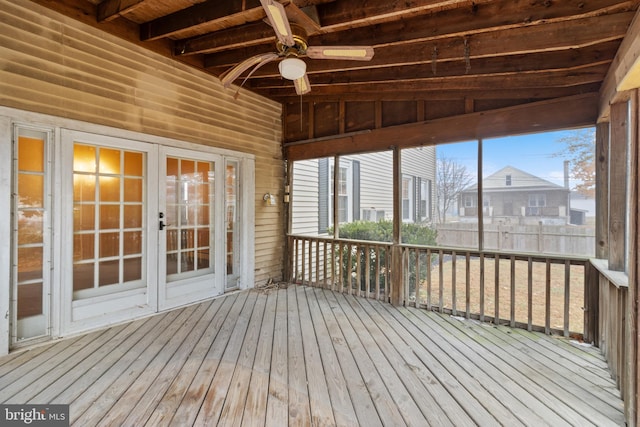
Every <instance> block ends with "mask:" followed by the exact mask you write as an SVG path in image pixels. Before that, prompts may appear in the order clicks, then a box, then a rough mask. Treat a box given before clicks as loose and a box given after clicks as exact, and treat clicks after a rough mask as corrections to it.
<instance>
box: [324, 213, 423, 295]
mask: <svg viewBox="0 0 640 427" xmlns="http://www.w3.org/2000/svg"><path fill="white" fill-rule="evenodd" d="M327 231H328V233H329V234H330V235H332V234H333V229H329V230H327ZM401 235H402V243H405V244H410V245H435V244H436V230H435V229H433V228H431V227H429V226H427V225H425V224H416V223H403V224H402V228H401ZM340 238H341V239H351V240H365V241H373V242H387V243H390V242H392V241H393V222H392V221H389V220H382V221H378V222H369V221H355V222H350V223H347V224H342V225H340ZM341 251H342V272H343V275H342V281H343V283H345V284H346V283H348V281H347V280H348V275H352V277H353V278H354V279H355V277H354V276H355V274H356V266H357V263H358V260H357V257H358V256H359V257H360V265H361V266H365V265H366V259H365V258H366V256H367V254H366V253H365V250H364V248H356V247H353V248H352V250H351V253H350V254H349V253H347V251H348V248H347V247H346V246H345V247H342V248H341ZM334 254H335V259H334V262H336V263H338V262H339V256H338V252H334ZM368 256H369V257H370V258H371V263H370V267H369V274H370V276H369V277H370V280H371V282H370V283H369V286H367V285H366V283H365V280H366V271H365V269H364V268H362V269H361V272H360V283H361V290H373V289H374V286H375V280H376V277H375V274H376V266H377V264H378V263H380V267H381V268H380V283H381V287H383V286H386V283H385V277H386V273H387V272H386V270H385V266H386V265H387V256H389V254H388V253H387V251H380V259H379V260H377V259H376V253H375V251H371V253H370V254H368ZM349 257H351V270H350V271H349ZM421 258H424V259H421V262H426V257H425V256H424V255H423V256H421ZM409 264H410V265H409V274H410V281H411V282H415V259H414V258H413V257H412V258H410V260H409ZM424 274H425V272H423V274H421V276H422V275H424ZM353 283H355V280H354V281H353Z"/></svg>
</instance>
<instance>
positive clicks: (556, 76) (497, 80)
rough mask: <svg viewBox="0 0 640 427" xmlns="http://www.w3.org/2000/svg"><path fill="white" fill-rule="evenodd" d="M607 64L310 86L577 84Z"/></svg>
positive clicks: (368, 90)
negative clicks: (563, 68)
mask: <svg viewBox="0 0 640 427" xmlns="http://www.w3.org/2000/svg"><path fill="white" fill-rule="evenodd" d="M607 69H608V64H607V63H605V64H598V65H588V66H586V67H578V68H574V69H570V70H551V71H547V70H544V71H532V72H512V73H502V74H494V75H481V74H469V75H463V76H456V77H432V78H426V79H411V80H402V81H387V82H358V83H355V82H352V83H351V84H348V85H343V84H322V85H314V84H313V82H312V91H313V92H314V95H316V96H318V95H325V94H327V95H328V94H338V93H340V94H349V93H350V94H376V93H380V92H392V91H401V92H410V91H418V90H433V91H435V90H442V91H448V90H482V89H485V88H487V87H498V86H499V87H500V88H501V89H505V90H506V89H512V90H520V89H527V88H542V87H567V86H577V85H584V84H589V83H597V82H600V81H602V79H603V78H604V75H605V74H606V72H607ZM290 91H291V82H288V81H283V84H282V85H280V86H279V87H271V88H269V89H268V90H267V91H264V92H262V93H268V94H269V96H274V97H277V96H279V95H282V94H283V93H287V92H290Z"/></svg>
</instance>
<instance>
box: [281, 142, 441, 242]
mask: <svg viewBox="0 0 640 427" xmlns="http://www.w3.org/2000/svg"><path fill="white" fill-rule="evenodd" d="M339 167H340V171H339V183H338V191H339V200H340V203H339V208H338V209H339V213H338V215H339V218H340V222H341V223H347V222H353V221H380V220H383V219H391V218H392V216H393V176H392V152H391V151H385V152H378V153H372V154H366V155H359V156H345V157H341V158H340V164H339ZM435 173H436V168H435V149H434V148H433V147H423V148H419V149H412V150H405V151H403V155H402V189H401V196H402V209H401V212H402V220H403V221H404V222H430V221H431V220H432V217H433V201H434V197H435V194H434V183H435ZM333 176H334V160H333V158H322V159H313V160H305V161H298V162H295V163H294V166H293V180H292V183H293V186H292V190H293V191H292V232H293V233H294V234H324V233H326V232H327V229H328V228H329V227H331V226H332V225H333Z"/></svg>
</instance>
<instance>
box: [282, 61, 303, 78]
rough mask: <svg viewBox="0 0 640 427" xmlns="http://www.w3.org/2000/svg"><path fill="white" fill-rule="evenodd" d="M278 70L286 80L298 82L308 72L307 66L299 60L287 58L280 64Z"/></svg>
mask: <svg viewBox="0 0 640 427" xmlns="http://www.w3.org/2000/svg"><path fill="white" fill-rule="evenodd" d="M278 69H279V70H280V75H281V76H282V77H284V78H285V79H289V80H298V79H299V78H301V77H302V76H304V73H305V72H306V71H307V64H305V62H304V61H303V60H302V59H299V58H285V59H283V60H282V61H281V62H280V64H278Z"/></svg>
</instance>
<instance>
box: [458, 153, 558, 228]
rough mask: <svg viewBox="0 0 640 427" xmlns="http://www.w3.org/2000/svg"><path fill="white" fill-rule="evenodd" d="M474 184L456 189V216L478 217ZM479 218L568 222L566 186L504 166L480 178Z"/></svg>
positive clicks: (529, 222)
mask: <svg viewBox="0 0 640 427" xmlns="http://www.w3.org/2000/svg"><path fill="white" fill-rule="evenodd" d="M477 194H478V186H477V184H474V185H472V186H470V187H468V188H466V189H465V190H463V191H462V192H460V196H459V203H460V219H461V220H462V221H465V220H466V221H469V220H470V219H471V218H475V219H476V220H477V217H478V196H477ZM482 195H483V201H482V203H483V217H484V221H485V222H488V223H491V222H496V221H497V220H502V221H506V222H510V221H517V222H518V223H520V224H538V223H539V222H542V223H544V224H566V223H568V222H569V189H568V188H566V187H563V186H561V185H557V184H554V183H552V182H550V181H547V180H545V179H542V178H539V177H537V176H535V175H532V174H530V173H528V172H525V171H522V170H520V169H517V168H514V167H513V166H506V167H504V168H502V169H500V170H499V171H497V172H496V173H494V174H492V175H490V176H488V177H486V178H485V179H484V180H483V181H482Z"/></svg>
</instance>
